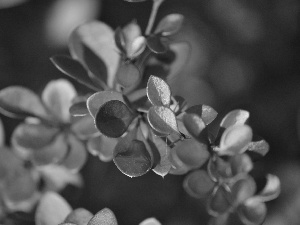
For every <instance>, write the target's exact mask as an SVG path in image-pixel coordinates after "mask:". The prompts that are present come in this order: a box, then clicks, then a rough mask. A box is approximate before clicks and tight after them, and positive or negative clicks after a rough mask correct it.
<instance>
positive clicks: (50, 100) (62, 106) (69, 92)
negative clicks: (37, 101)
mask: <svg viewBox="0 0 300 225" xmlns="http://www.w3.org/2000/svg"><path fill="white" fill-rule="evenodd" d="M76 96H77V92H76V90H75V88H74V86H73V85H72V84H71V83H70V82H69V81H67V80H65V79H58V80H54V81H50V82H49V83H48V84H47V86H46V87H45V89H44V91H43V93H42V99H43V102H44V103H45V105H46V106H47V108H48V110H49V111H51V113H52V114H53V115H55V117H56V118H58V119H59V120H60V121H62V122H65V123H67V122H69V121H70V113H69V108H70V106H71V103H72V100H73V99H74V98H75V97H76Z"/></svg>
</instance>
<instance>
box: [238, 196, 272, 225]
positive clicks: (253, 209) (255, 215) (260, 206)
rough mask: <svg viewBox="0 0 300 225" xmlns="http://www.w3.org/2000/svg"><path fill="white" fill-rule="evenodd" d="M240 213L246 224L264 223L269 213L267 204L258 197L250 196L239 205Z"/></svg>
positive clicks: (256, 224)
mask: <svg viewBox="0 0 300 225" xmlns="http://www.w3.org/2000/svg"><path fill="white" fill-rule="evenodd" d="M238 214H239V217H240V219H241V221H242V222H243V224H245V225H258V224H262V223H263V221H264V220H265V217H266V214H267V207H266V204H265V203H263V202H260V201H259V200H258V199H256V198H249V199H247V200H246V201H245V202H244V203H243V204H241V205H239V207H238Z"/></svg>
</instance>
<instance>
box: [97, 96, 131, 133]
mask: <svg viewBox="0 0 300 225" xmlns="http://www.w3.org/2000/svg"><path fill="white" fill-rule="evenodd" d="M134 118H135V116H134V114H133V113H132V112H131V110H130V109H129V108H128V106H126V105H125V104H124V103H123V102H121V101H119V100H111V101H108V102H106V103H104V104H103V105H102V106H101V108H100V109H99V111H98V113H97V115H96V118H95V124H96V127H97V128H98V130H99V131H100V132H101V133H102V134H104V135H106V136H107V137H112V138H117V137H120V136H122V135H123V134H124V133H125V132H126V131H127V128H128V126H129V125H130V123H131V122H132V120H133V119H134Z"/></svg>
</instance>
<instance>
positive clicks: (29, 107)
mask: <svg viewBox="0 0 300 225" xmlns="http://www.w3.org/2000/svg"><path fill="white" fill-rule="evenodd" d="M0 111H1V112H2V113H3V114H5V115H7V116H11V117H21V118H23V117H27V116H39V117H43V118H47V117H49V114H48V113H47V111H46V109H45V107H44V106H43V103H42V102H41V99H40V98H39V97H38V96H37V95H36V94H35V93H34V92H32V91H31V90H29V89H27V88H24V87H20V86H11V87H7V88H4V89H2V90H1V91H0Z"/></svg>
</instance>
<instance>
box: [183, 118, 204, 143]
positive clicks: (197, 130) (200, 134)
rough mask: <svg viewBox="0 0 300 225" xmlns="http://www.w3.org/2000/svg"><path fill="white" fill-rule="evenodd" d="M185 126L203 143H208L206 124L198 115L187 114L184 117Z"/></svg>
mask: <svg viewBox="0 0 300 225" xmlns="http://www.w3.org/2000/svg"><path fill="white" fill-rule="evenodd" d="M183 124H184V126H185V128H186V130H187V131H188V132H189V134H190V135H192V136H193V137H194V138H196V139H197V140H198V141H199V142H201V143H206V142H207V139H208V138H207V132H205V131H206V130H205V128H206V126H205V123H204V121H203V120H202V119H201V117H199V116H198V115H196V114H190V113H185V114H184V115H183Z"/></svg>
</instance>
